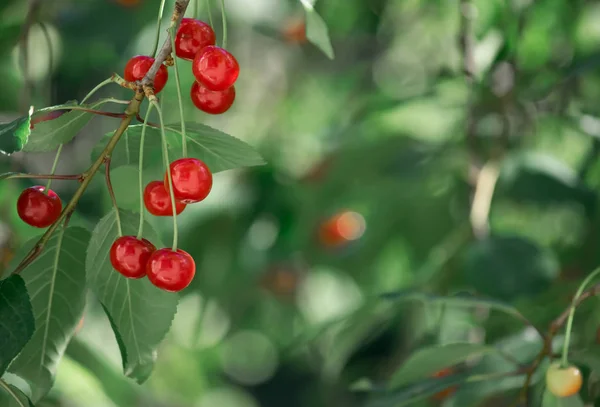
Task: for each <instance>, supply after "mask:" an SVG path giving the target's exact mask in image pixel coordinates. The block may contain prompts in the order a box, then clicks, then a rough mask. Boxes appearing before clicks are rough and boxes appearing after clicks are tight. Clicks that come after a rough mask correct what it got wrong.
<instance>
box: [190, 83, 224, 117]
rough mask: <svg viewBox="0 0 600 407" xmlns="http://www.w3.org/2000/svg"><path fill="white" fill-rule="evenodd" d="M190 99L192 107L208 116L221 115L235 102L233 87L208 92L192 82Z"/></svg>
mask: <svg viewBox="0 0 600 407" xmlns="http://www.w3.org/2000/svg"><path fill="white" fill-rule="evenodd" d="M190 97H191V98H192V102H193V103H194V106H196V107H197V108H198V109H200V110H202V111H203V112H206V113H210V114H221V113H225V112H226V111H228V110H229V108H230V107H231V105H233V101H234V100H235V86H232V87H230V88H227V89H225V90H221V91H217V90H210V89H207V88H206V87H204V86H203V85H201V84H199V83H198V82H194V84H193V85H192V90H191V92H190Z"/></svg>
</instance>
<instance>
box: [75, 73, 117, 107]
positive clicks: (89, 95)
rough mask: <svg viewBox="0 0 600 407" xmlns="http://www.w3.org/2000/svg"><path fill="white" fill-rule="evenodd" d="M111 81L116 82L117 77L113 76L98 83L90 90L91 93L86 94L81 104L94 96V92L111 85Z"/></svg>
mask: <svg viewBox="0 0 600 407" xmlns="http://www.w3.org/2000/svg"><path fill="white" fill-rule="evenodd" d="M111 83H115V79H114V78H113V77H112V76H111V77H110V78H108V79H105V80H103V81H102V82H100V83H99V84H97V85H96V86H95V87H94V88H93V89H92V90H90V91H89V93H88V94H87V95H85V97H84V98H83V99H82V100H81V102H80V104H81V105H82V104H84V103H85V102H86V101H87V100H88V99H89V98H91V97H92V95H93V94H94V93H96V92H97V91H99V90H100V89H102V88H103V87H104V86H106V85H109V84H111Z"/></svg>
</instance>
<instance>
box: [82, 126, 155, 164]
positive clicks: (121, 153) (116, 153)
mask: <svg viewBox="0 0 600 407" xmlns="http://www.w3.org/2000/svg"><path fill="white" fill-rule="evenodd" d="M112 136H113V132H112V131H111V132H110V133H106V134H105V135H104V136H103V137H102V138H101V139H100V141H99V142H98V143H97V144H96V146H95V147H94V149H93V150H92V161H94V160H96V159H97V158H98V157H99V156H100V154H101V153H102V151H103V150H104V147H106V144H108V142H109V140H110V139H111V137H112ZM141 137H142V125H134V126H129V127H128V128H127V130H126V131H125V133H123V136H122V137H121V140H120V141H119V144H117V146H116V147H115V149H114V150H113V152H112V155H111V158H110V166H111V168H113V169H115V168H117V167H121V166H123V165H135V166H137V165H138V164H139V158H140V139H141ZM157 162H158V163H160V164H162V161H161V140H160V130H158V129H156V128H154V127H150V126H148V127H147V128H146V137H145V139H144V168H148V167H149V166H152V165H156V163H157Z"/></svg>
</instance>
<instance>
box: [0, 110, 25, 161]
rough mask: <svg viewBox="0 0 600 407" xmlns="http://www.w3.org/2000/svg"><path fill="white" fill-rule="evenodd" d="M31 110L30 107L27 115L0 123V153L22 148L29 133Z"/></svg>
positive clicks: (12, 151)
mask: <svg viewBox="0 0 600 407" xmlns="http://www.w3.org/2000/svg"><path fill="white" fill-rule="evenodd" d="M31 112H32V109H30V110H29V114H28V115H27V116H23V117H19V118H18V119H16V120H13V121H12V122H10V123H2V124H0V153H2V154H6V155H11V154H12V153H16V152H17V151H21V150H23V148H24V147H25V146H26V144H27V140H28V138H29V134H30V130H29V125H30V124H31Z"/></svg>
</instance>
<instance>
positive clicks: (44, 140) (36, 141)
mask: <svg viewBox="0 0 600 407" xmlns="http://www.w3.org/2000/svg"><path fill="white" fill-rule="evenodd" d="M106 102H107V100H99V101H97V102H95V103H94V104H92V105H85V107H88V108H90V109H97V108H98V107H100V106H102V105H103V104H104V103H106ZM73 105H75V104H73ZM73 105H71V104H65V105H59V106H60V107H64V108H65V109H68V108H70V107H73ZM54 109H56V107H53V108H48V109H45V110H43V111H49V110H54ZM92 117H94V115H93V114H92V113H88V112H85V111H82V110H71V111H70V112H67V113H65V114H63V115H61V116H59V117H57V118H56V119H52V120H48V121H43V122H40V123H37V124H36V125H35V127H34V128H33V129H32V130H31V134H30V136H29V141H28V142H27V144H26V145H25V148H24V149H23V151H25V152H30V153H31V152H43V151H52V150H55V149H56V148H58V146H59V145H61V144H64V143H67V142H69V141H71V140H72V139H73V138H74V137H75V136H76V135H77V134H78V133H79V132H80V131H81V129H83V127H84V126H85V125H86V124H88V123H89V121H90V120H92Z"/></svg>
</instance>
